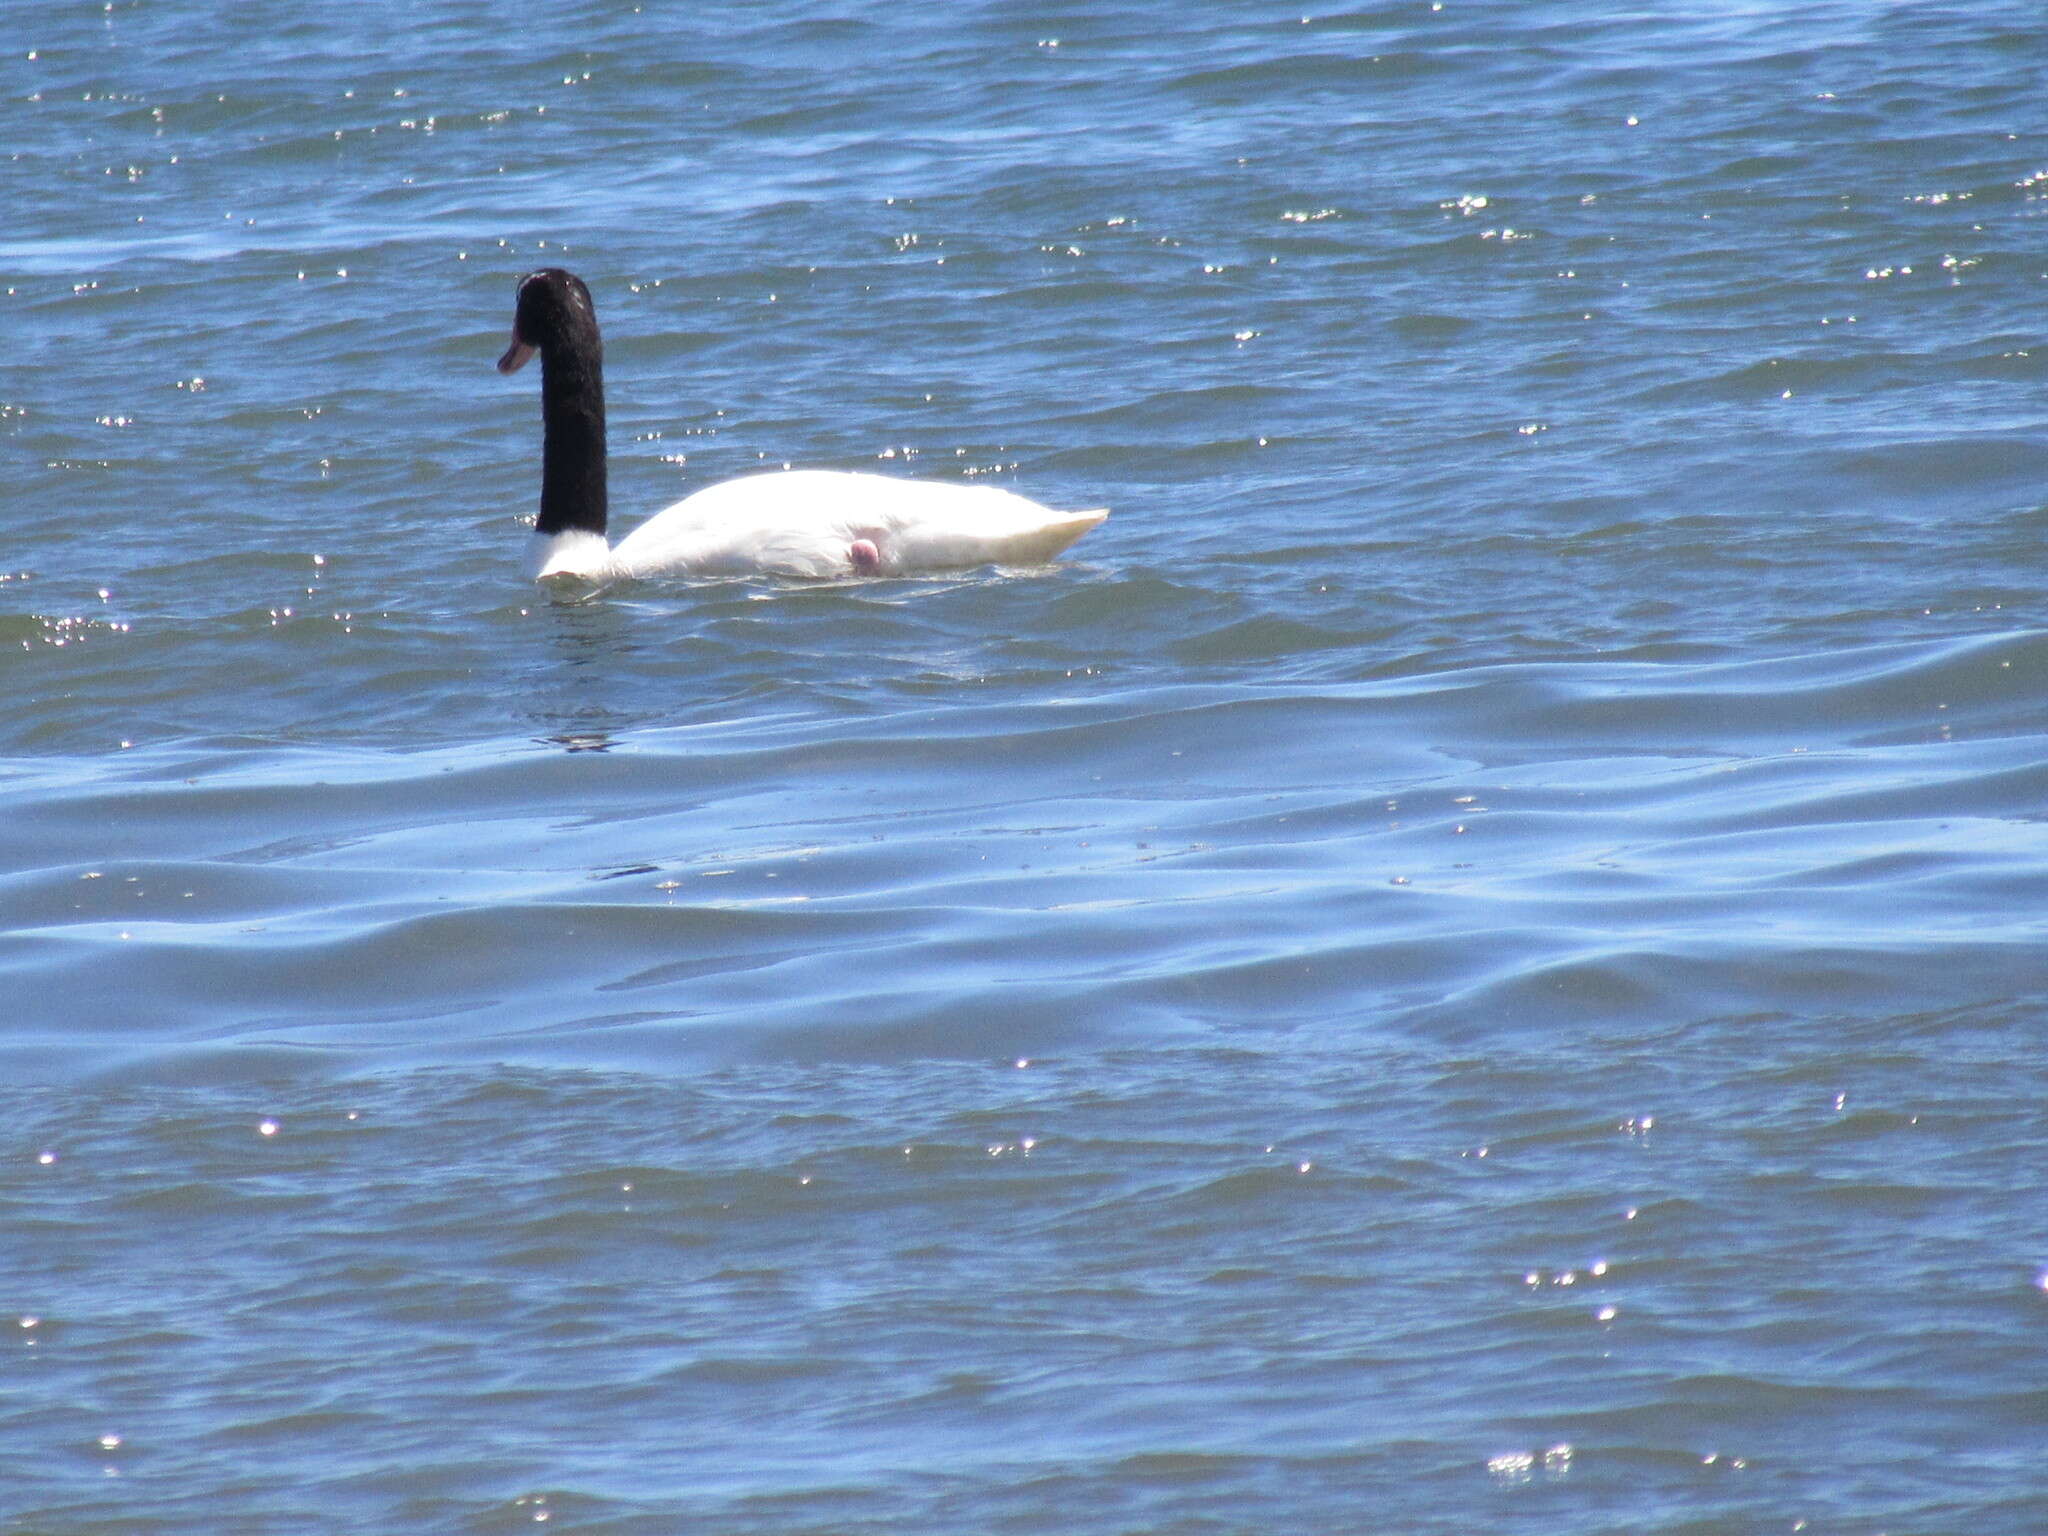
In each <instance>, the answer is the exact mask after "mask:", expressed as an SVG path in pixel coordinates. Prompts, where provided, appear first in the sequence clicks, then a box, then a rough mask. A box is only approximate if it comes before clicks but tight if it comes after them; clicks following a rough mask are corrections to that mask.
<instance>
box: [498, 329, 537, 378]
mask: <svg viewBox="0 0 2048 1536" xmlns="http://www.w3.org/2000/svg"><path fill="white" fill-rule="evenodd" d="M531 356H533V348H532V347H529V346H528V345H527V344H526V342H525V340H524V339H523V338H522V337H521V336H520V334H519V327H518V326H516V325H515V326H514V327H512V345H511V346H509V347H507V348H506V349H505V355H504V356H503V357H501V358H499V359H498V372H500V373H517V372H518V371H519V370H520V369H521V368H524V367H525V366H526V360H527V359H528V358H529V357H531Z"/></svg>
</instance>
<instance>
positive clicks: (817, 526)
mask: <svg viewBox="0 0 2048 1536" xmlns="http://www.w3.org/2000/svg"><path fill="white" fill-rule="evenodd" d="M1107 516H1109V514H1108V513H1107V512H1106V511H1092V512H1055V511H1053V510H1051V509H1050V508H1048V507H1041V506H1040V505H1039V504H1038V503H1037V502H1035V501H1030V500H1028V499H1026V498H1025V497H1022V496H1019V495H1017V494H1016V493H1015V492H1014V491H1004V490H998V489H997V488H996V487H994V486H992V485H959V484H953V483H948V482H945V481H933V480H898V479H895V478H893V477H891V476H888V475H861V474H854V473H852V472H850V471H847V470H835V469H795V470H784V471H780V472H770V473H767V474H760V475H746V476H743V477H742V478H740V479H737V480H726V481H723V482H721V483H720V484H717V485H712V486H706V487H705V488H704V489H703V490H701V491H698V492H696V493H695V494H693V495H690V496H685V497H684V498H683V499H682V500H681V501H679V502H677V503H675V505H673V506H671V507H667V508H664V509H663V510H662V511H660V512H657V513H655V514H654V516H652V517H650V518H649V519H648V520H647V521H646V522H644V523H642V524H641V525H640V526H639V527H638V528H635V529H634V530H633V531H632V532H631V533H629V534H627V535H626V537H625V538H623V539H621V540H620V541H619V542H618V544H617V545H616V546H611V545H607V544H606V543H605V541H604V539H603V538H602V537H601V536H599V535H597V534H594V533H586V532H581V531H577V530H574V529H572V530H569V531H566V532H563V533H556V534H541V533H536V534H535V535H534V536H533V540H532V544H531V547H530V548H529V550H528V553H527V562H526V564H527V572H528V574H529V575H531V576H533V577H535V578H536V579H539V578H542V577H547V576H580V577H584V578H586V579H590V580H600V581H601V580H615V579H618V578H620V577H627V576H678V575H685V576H749V575H773V576H825V577H830V576H850V575H854V574H860V575H882V576H888V575H897V574H901V573H904V572H910V571H948V570H955V571H956V570H962V569H965V568H968V567H971V566H977V565H990V564H1019V565H1035V564H1039V563H1042V562H1044V561H1047V560H1050V559H1052V558H1053V557H1054V556H1055V555H1057V554H1058V553H1059V552H1060V551H1061V550H1063V549H1065V548H1066V547H1067V546H1068V545H1069V544H1071V543H1073V542H1074V540H1076V539H1078V538H1079V537H1081V535H1082V534H1084V533H1086V532H1087V531H1088V530H1089V529H1090V528H1093V527H1094V526H1095V525H1096V524H1097V523H1099V522H1101V521H1102V520H1103V519H1104V518H1105V517H1107Z"/></svg>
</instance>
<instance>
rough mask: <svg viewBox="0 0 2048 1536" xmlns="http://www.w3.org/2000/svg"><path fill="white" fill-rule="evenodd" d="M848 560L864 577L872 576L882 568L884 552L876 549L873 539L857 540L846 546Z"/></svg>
mask: <svg viewBox="0 0 2048 1536" xmlns="http://www.w3.org/2000/svg"><path fill="white" fill-rule="evenodd" d="M846 558H847V559H848V560H850V561H852V562H853V568H854V569H855V570H856V571H859V572H860V573H861V574H862V575H863V576H872V575H874V574H875V572H877V571H879V570H880V569H881V568H882V552H881V551H880V550H879V549H877V548H875V541H874V540H873V539H855V540H854V541H853V542H852V543H851V544H849V545H847V546H846Z"/></svg>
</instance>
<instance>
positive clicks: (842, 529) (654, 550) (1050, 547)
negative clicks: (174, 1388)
mask: <svg viewBox="0 0 2048 1536" xmlns="http://www.w3.org/2000/svg"><path fill="white" fill-rule="evenodd" d="M536 352H538V353H539V354H540V374H541V379H540V400H541V421H542V425H543V429H544V435H543V439H542V448H541V482H540V517H539V518H538V519H537V520H536V522H535V524H534V531H533V535H532V537H531V538H530V539H529V540H528V547H527V555H526V572H527V574H528V575H529V576H531V577H533V578H534V579H535V580H543V579H545V578H547V577H551V576H571V577H581V578H584V579H588V580H598V581H607V580H613V579H616V578H620V577H631V576H662V575H707V576H743V575H777V576H828V577H829V576H849V575H863V576H886V575H896V574H899V573H903V572H910V571H936V570H960V569H962V568H964V567H968V566H976V565H987V564H990V563H993V562H1004V563H1016V564H1033V563H1037V562H1040V561H1045V560H1050V559H1052V558H1053V557H1054V556H1055V555H1057V554H1058V553H1059V552H1060V551H1061V550H1063V549H1065V548H1066V547H1067V546H1068V545H1069V544H1071V543H1073V542H1074V540H1076V539H1078V538H1080V537H1081V535H1082V534H1084V533H1086V532H1087V531H1088V530H1089V529H1090V528H1093V527H1094V526H1095V525H1096V524H1097V523H1099V522H1101V521H1102V520H1103V519H1104V518H1105V517H1107V516H1109V513H1108V512H1107V511H1106V510H1100V509H1098V510H1096V511H1091V512H1055V511H1053V510H1051V509H1050V508H1047V507H1041V506H1040V505H1038V503H1036V502H1034V501H1029V500H1027V499H1026V498H1024V497H1022V496H1019V495H1017V494H1016V493H1015V492H1012V491H1004V490H998V489H996V488H995V487H994V486H987V485H958V484H952V483H948V482H944V481H932V480H899V479H896V478H894V477H892V476H889V475H867V474H856V473H853V472H852V471H848V470H826V469H796V470H782V471H769V472H766V473H763V474H756V475H743V476H741V477H740V478H738V479H736V480H726V481H722V482H721V483H719V484H717V485H711V486H707V487H705V488H704V489H703V490H701V491H698V492H696V493H694V494H693V495H689V496H685V497H684V498H683V499H682V500H681V501H679V502H676V503H675V504H674V505H673V506H670V507H666V508H664V509H663V510H661V511H659V512H657V513H655V514H654V515H653V516H652V517H650V518H649V519H648V520H647V521H646V522H644V523H642V524H641V525H640V526H639V527H638V528H635V529H634V530H633V531H632V532H631V533H629V534H628V535H626V537H625V538H623V539H621V540H620V541H619V542H618V543H617V544H616V545H613V544H610V543H608V542H607V540H606V538H605V516H606V505H605V470H604V342H603V340H602V339H601V338H600V337H599V335H598V330H597V310H596V308H595V307H594V306H593V305H592V304H591V302H590V290H589V289H588V288H587V287H585V286H584V284H583V280H582V279H581V278H579V277H577V276H576V275H575V274H574V273H573V272H565V271H563V270H562V269H561V268H560V267H547V268H544V269H542V270H541V271H538V272H533V273H529V274H528V275H527V276H526V277H524V278H522V279H521V280H520V284H519V298H518V307H517V309H516V311H515V312H514V315H513V318H512V344H511V346H509V347H507V348H506V349H505V355H504V356H503V357H501V358H499V359H498V372H500V373H503V374H508V375H509V374H513V373H516V372H518V371H519V369H520V368H521V367H522V366H523V365H524V364H525V363H526V361H527V360H528V359H529V358H531V357H532V356H533V355H534V353H536Z"/></svg>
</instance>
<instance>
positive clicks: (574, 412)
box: [534, 335, 605, 535]
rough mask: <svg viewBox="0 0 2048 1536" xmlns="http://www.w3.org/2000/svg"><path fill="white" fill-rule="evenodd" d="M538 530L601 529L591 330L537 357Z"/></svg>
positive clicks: (599, 419) (597, 377) (597, 345)
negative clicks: (539, 436) (541, 433)
mask: <svg viewBox="0 0 2048 1536" xmlns="http://www.w3.org/2000/svg"><path fill="white" fill-rule="evenodd" d="M540 411H541V424H542V428H543V431H544V434H545V435H544V437H543V440H542V447H541V471H540V517H539V519H538V521H536V522H535V524H534V528H535V529H536V531H538V532H540V533H561V532H563V531H565V530H567V529H570V528H580V529H583V530H585V531H587V532H590V533H595V534H598V535H602V534H603V533H604V531H605V486H604V344H603V343H602V342H600V341H599V340H598V339H597V338H596V337H595V336H594V335H593V336H591V337H589V338H587V339H584V338H578V339H576V340H574V341H567V340H565V341H563V342H560V343H557V344H556V345H554V346H551V347H546V348H544V349H543V350H542V352H541V358H540Z"/></svg>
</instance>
